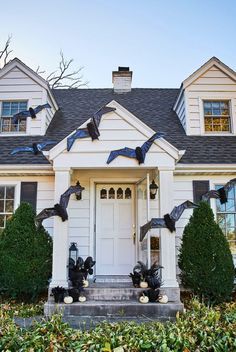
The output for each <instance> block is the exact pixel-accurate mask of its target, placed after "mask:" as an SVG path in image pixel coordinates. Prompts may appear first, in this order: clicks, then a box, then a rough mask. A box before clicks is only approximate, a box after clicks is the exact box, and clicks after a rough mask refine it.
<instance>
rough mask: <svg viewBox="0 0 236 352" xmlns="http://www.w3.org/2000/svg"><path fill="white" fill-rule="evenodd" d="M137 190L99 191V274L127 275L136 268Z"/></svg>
mask: <svg viewBox="0 0 236 352" xmlns="http://www.w3.org/2000/svg"><path fill="white" fill-rule="evenodd" d="M134 224H135V222H134V186H133V185H130V184H103V185H97V189H96V274H97V275H128V274H129V273H130V272H131V271H132V269H133V266H134V264H135V237H134V231H135V228H134V226H135V225H134Z"/></svg>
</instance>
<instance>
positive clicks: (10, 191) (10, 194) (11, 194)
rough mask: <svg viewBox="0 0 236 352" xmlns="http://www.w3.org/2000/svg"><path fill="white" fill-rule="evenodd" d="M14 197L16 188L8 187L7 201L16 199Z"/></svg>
mask: <svg viewBox="0 0 236 352" xmlns="http://www.w3.org/2000/svg"><path fill="white" fill-rule="evenodd" d="M14 195H15V187H14V186H6V199H14Z"/></svg>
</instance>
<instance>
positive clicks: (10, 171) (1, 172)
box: [0, 57, 236, 297]
mask: <svg viewBox="0 0 236 352" xmlns="http://www.w3.org/2000/svg"><path fill="white" fill-rule="evenodd" d="M112 79H113V89H79V90H74V89H70V90H64V89H58V90H50V88H49V86H48V85H47V83H46V82H45V81H44V79H42V78H41V77H40V76H39V75H38V74H36V73H35V72H34V71H33V70H31V69H30V68H29V67H27V66H26V65H25V64H24V63H22V62H21V61H20V60H19V59H17V58H16V59H14V60H12V61H11V62H10V63H8V64H7V65H6V66H5V67H4V68H3V69H2V70H1V71H0V113H1V131H0V145H1V153H0V227H1V228H4V226H5V223H6V220H7V219H8V218H9V217H10V216H11V214H12V213H13V212H14V210H15V209H16V208H17V207H18V206H19V204H20V202H22V201H28V202H30V203H31V204H32V205H33V207H34V208H35V211H36V213H39V212H40V211H41V210H43V209H44V208H47V207H53V205H54V204H55V203H58V201H59V199H60V195H61V194H62V193H64V192H65V190H66V189H67V188H68V187H69V186H70V185H74V184H76V182H77V181H79V182H80V184H81V185H82V186H83V187H84V188H85V190H84V191H83V192H82V197H81V199H77V198H76V197H75V195H72V196H71V198H70V201H69V205H68V214H69V219H68V221H64V222H62V220H61V218H60V217H58V216H55V217H52V218H50V219H47V220H45V221H44V223H43V224H44V226H45V228H46V229H47V230H48V231H49V233H50V234H51V235H52V236H53V274H52V281H51V287H54V286H58V285H59V286H64V287H66V286H67V285H68V256H69V247H70V244H71V243H73V242H75V243H76V244H77V246H78V251H79V255H80V256H82V257H83V258H85V257H87V256H89V255H90V256H92V257H93V258H95V260H96V269H95V275H96V276H97V277H100V276H101V277H103V276H114V275H115V276H121V277H122V276H127V275H128V274H129V273H130V272H131V271H132V268H133V266H134V265H135V264H136V262H137V261H138V260H142V261H144V262H146V261H148V263H149V264H150V263H152V262H154V261H155V260H158V261H159V263H160V264H161V265H162V266H163V267H164V269H163V270H162V279H163V281H164V287H165V289H166V291H167V292H168V294H169V296H170V297H171V296H172V295H173V296H176V295H177V296H178V294H179V284H178V280H177V277H178V267H177V256H178V247H179V246H180V242H181V236H182V233H183V229H184V227H185V225H186V224H187V222H188V219H189V217H190V215H191V213H192V210H191V209H188V210H186V211H185V212H184V213H183V215H182V216H181V218H180V220H179V221H178V222H177V223H176V232H174V233H171V232H170V231H169V230H168V229H167V228H162V229H152V230H151V231H149V233H148V234H147V236H146V237H145V238H144V239H143V240H142V241H140V226H142V225H144V224H145V223H146V222H147V221H148V220H150V219H151V218H153V217H155V218H156V217H163V216H164V214H166V213H170V212H171V210H172V209H173V207H174V206H176V205H179V204H181V203H183V202H184V201H186V200H190V201H199V199H200V198H201V195H202V194H204V193H205V192H206V191H207V190H209V189H217V188H218V187H220V186H221V185H224V184H225V183H226V182H227V181H229V180H230V179H232V178H235V177H236V144H235V140H236V73H235V72H234V71H233V70H232V69H230V68H229V67H228V66H226V65H225V64H224V63H222V62H221V61H220V60H219V59H217V58H215V57H213V58H211V59H210V60H209V61H208V62H206V63H205V64H204V65H203V66H201V67H200V68H199V69H198V70H197V71H195V72H194V73H193V74H192V75H191V76H189V77H188V78H187V79H185V80H184V81H183V83H182V84H181V86H180V89H140V88H132V72H131V71H129V70H128V69H127V68H126V69H124V68H123V69H122V68H121V69H120V70H118V71H114V72H113V74H112ZM46 103H49V104H50V106H51V108H50V109H43V110H42V111H41V112H39V113H38V114H37V116H36V118H31V117H30V116H29V117H27V118H25V119H19V120H18V121H17V123H14V120H13V118H12V117H13V115H14V114H16V113H18V112H20V111H22V110H25V109H29V107H33V108H35V107H36V106H38V105H41V104H46ZM102 106H108V107H112V108H114V110H113V111H111V112H109V113H107V114H104V115H103V116H102V118H101V122H100V125H99V132H100V136H99V139H98V140H93V141H92V139H91V138H90V137H86V138H80V139H76V140H75V142H74V143H73V146H72V148H71V149H70V150H69V151H68V150H67V139H68V137H69V136H71V135H73V133H74V132H75V131H76V130H77V129H83V128H86V126H87V123H88V122H89V121H90V119H91V117H93V115H94V113H95V112H96V111H98V110H99V109H100V108H101V107H102ZM159 131H162V132H164V133H165V136H164V138H160V139H157V140H156V141H155V142H154V143H153V144H152V146H151V148H150V150H149V151H148V153H147V155H146V158H145V162H144V163H142V164H139V163H138V161H137V160H136V159H135V158H129V157H125V156H118V157H117V158H116V159H115V160H113V161H112V162H111V163H110V164H107V159H108V156H109V154H110V152H111V151H112V150H117V149H121V148H124V147H128V148H133V149H135V148H136V147H137V146H141V145H142V144H143V143H144V142H145V141H146V140H147V139H149V138H150V137H151V136H152V135H153V134H154V132H159ZM45 141H53V142H54V144H53V145H50V146H48V147H46V148H45V149H44V151H43V152H42V153H39V154H37V155H34V154H32V153H17V154H15V155H11V154H10V153H11V151H12V150H13V149H14V148H15V147H19V146H31V145H32V143H41V142H45ZM152 181H154V183H155V184H156V185H157V186H158V191H157V193H156V195H155V197H154V199H152V198H153V197H151V198H150V184H151V183H152ZM235 192H236V189H233V190H232V191H231V192H230V194H229V199H228V202H227V203H226V204H225V205H221V204H220V202H219V201H218V200H215V199H211V200H210V204H211V207H212V209H213V211H214V213H215V217H216V219H217V221H218V222H219V224H220V226H221V228H222V230H223V232H224V234H225V236H227V239H228V241H229V244H230V248H231V251H232V255H233V256H234V255H235V256H236V223H235V216H236V193H235Z"/></svg>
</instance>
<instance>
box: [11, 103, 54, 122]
mask: <svg viewBox="0 0 236 352" xmlns="http://www.w3.org/2000/svg"><path fill="white" fill-rule="evenodd" d="M43 109H51V105H50V104H48V103H47V104H43V105H38V106H37V107H36V108H35V109H33V108H29V110H24V111H20V112H18V113H17V114H15V115H13V123H14V124H17V122H18V120H21V119H22V118H23V119H24V118H27V117H28V116H31V118H32V119H35V118H36V115H37V114H38V113H39V112H40V111H42V110H43Z"/></svg>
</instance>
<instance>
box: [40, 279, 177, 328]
mask: <svg viewBox="0 0 236 352" xmlns="http://www.w3.org/2000/svg"><path fill="white" fill-rule="evenodd" d="M143 291H144V289H141V288H134V287H133V285H132V283H131V281H130V279H129V278H128V280H127V278H124V279H123V280H119V279H118V278H107V279H106V280H99V278H97V279H96V282H90V286H89V287H87V288H85V291H84V294H85V296H86V298H87V301H86V302H84V303H80V302H75V303H72V304H64V303H60V304H57V303H54V299H53V297H49V300H48V302H47V303H46V304H45V306H44V314H45V315H46V316H51V315H52V314H53V313H61V314H63V319H64V320H65V321H67V322H69V324H70V325H71V326H73V327H79V328H83V327H91V326H94V325H96V324H97V323H98V322H101V321H104V320H105V321H108V322H117V321H137V322H148V321H166V320H174V319H175V317H176V313H177V312H178V311H180V312H182V311H183V304H182V303H181V302H180V299H179V289H178V288H163V289H161V293H166V294H167V295H168V297H169V302H168V303H167V304H160V303H147V304H142V303H139V301H138V298H139V296H140V294H141V293H142V292H143Z"/></svg>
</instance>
